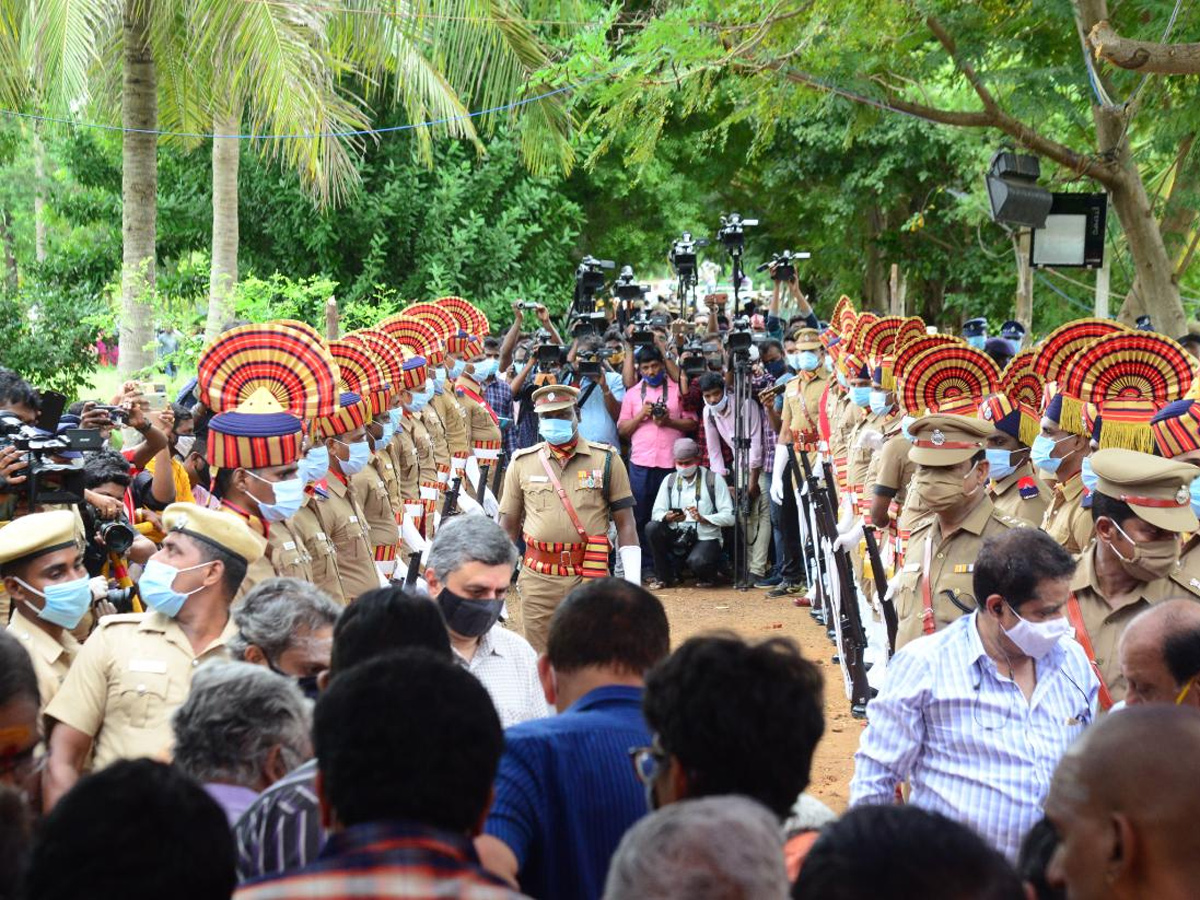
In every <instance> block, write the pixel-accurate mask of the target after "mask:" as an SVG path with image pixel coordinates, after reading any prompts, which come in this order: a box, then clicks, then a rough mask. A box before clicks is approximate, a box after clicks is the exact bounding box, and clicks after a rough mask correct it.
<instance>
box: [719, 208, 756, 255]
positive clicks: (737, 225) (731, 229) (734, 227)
mask: <svg viewBox="0 0 1200 900" xmlns="http://www.w3.org/2000/svg"><path fill="white" fill-rule="evenodd" d="M757 224H758V219H743V218H742V217H741V215H739V214H738V213H730V214H729V215H727V216H721V227H720V228H719V229H718V230H717V240H719V241H720V242H721V244H722V245H723V246H724V247H725V249H726V250H728V251H729V252H730V253H734V254H740V253H741V252H742V249H743V248H744V247H745V246H746V231H745V229H747V228H751V227H753V226H755V225H757Z"/></svg>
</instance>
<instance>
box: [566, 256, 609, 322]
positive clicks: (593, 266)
mask: <svg viewBox="0 0 1200 900" xmlns="http://www.w3.org/2000/svg"><path fill="white" fill-rule="evenodd" d="M616 267H617V264H616V263H615V262H613V261H612V260H611V259H596V257H594V256H585V257H584V258H583V260H582V261H581V262H580V263H579V267H578V268H577V269H575V303H574V306H573V309H572V312H574V313H575V314H576V315H587V314H590V313H594V312H595V311H596V294H597V293H598V292H600V291H601V290H603V289H604V282H605V277H604V270H605V269H615V268H616Z"/></svg>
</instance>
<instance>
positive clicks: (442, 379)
mask: <svg viewBox="0 0 1200 900" xmlns="http://www.w3.org/2000/svg"><path fill="white" fill-rule="evenodd" d="M445 390H446V370H445V369H434V370H433V392H434V393H435V394H440V393H442V392H443V391H445Z"/></svg>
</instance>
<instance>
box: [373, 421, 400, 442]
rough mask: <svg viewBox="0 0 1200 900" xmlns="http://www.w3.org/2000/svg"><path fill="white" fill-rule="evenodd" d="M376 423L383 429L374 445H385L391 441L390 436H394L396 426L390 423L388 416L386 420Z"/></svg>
mask: <svg viewBox="0 0 1200 900" xmlns="http://www.w3.org/2000/svg"><path fill="white" fill-rule="evenodd" d="M376 424H377V425H379V427H380V428H382V429H383V434H382V435H380V436H379V440H377V441H376V442H375V446H376V447H386V446H387V445H388V444H390V443H391V442H392V438H394V437H395V436H396V426H395V425H393V424H392V420H391V417H390V416H389V417H388V420H387V421H386V422H377V423H376Z"/></svg>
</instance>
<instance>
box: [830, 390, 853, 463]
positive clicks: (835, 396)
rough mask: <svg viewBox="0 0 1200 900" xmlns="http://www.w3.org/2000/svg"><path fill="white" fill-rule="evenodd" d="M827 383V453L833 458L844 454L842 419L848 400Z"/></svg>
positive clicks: (844, 440)
mask: <svg viewBox="0 0 1200 900" xmlns="http://www.w3.org/2000/svg"><path fill="white" fill-rule="evenodd" d="M829 384H830V388H829V400H828V401H826V403H825V415H826V417H827V418H828V420H829V455H830V456H832V457H833V458H834V459H841V458H842V457H844V456H845V455H846V434H845V432H844V431H843V430H842V419H843V418H844V417H845V415H846V407H847V406H849V405H850V401H849V400H848V399H847V397H846V394H845V393H844V392H843V391H841V390H839V389H838V388H837V387H836V386H833V384H832V382H829Z"/></svg>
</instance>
